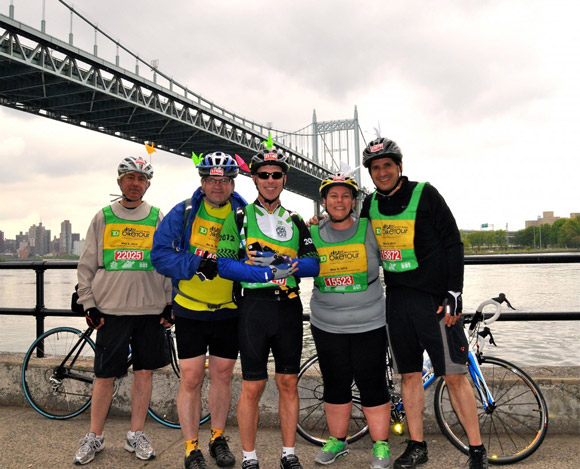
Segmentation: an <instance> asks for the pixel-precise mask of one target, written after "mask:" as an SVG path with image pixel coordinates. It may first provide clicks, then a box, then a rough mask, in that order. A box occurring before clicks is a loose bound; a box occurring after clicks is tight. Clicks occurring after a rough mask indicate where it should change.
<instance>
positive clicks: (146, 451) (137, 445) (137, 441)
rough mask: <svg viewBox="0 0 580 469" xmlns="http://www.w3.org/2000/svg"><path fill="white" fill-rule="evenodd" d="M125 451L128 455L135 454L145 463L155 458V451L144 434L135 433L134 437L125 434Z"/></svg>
mask: <svg viewBox="0 0 580 469" xmlns="http://www.w3.org/2000/svg"><path fill="white" fill-rule="evenodd" d="M125 449H126V450H127V451H129V452H130V453H135V456H137V457H138V458H139V459H142V460H143V461H147V460H148V459H152V458H154V457H155V450H154V449H153V447H152V446H151V441H150V440H149V437H148V436H147V435H145V433H144V432H141V431H136V432H135V436H129V433H127V442H126V443H125Z"/></svg>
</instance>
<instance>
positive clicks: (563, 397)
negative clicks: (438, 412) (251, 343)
mask: <svg viewBox="0 0 580 469" xmlns="http://www.w3.org/2000/svg"><path fill="white" fill-rule="evenodd" d="M23 356H24V354H22V353H20V354H19V353H8V352H0V405H5V406H27V405H28V403H27V401H26V399H25V398H24V393H23V391H22V386H21V383H20V380H21V377H20V370H21V366H22V360H23ZM524 371H525V372H526V373H528V374H529V375H530V376H531V377H532V378H533V379H534V381H536V383H537V384H538V385H539V386H540V387H541V389H542V394H543V395H544V398H545V399H546V404H547V406H548V413H549V432H550V433H551V434H576V435H578V434H580V366H576V367H558V366H555V367H546V366H541V367H524ZM269 373H270V379H269V380H268V383H267V385H266V389H265V391H264V394H263V396H262V399H261V400H260V425H261V426H265V427H278V426H279V422H278V392H277V390H276V384H275V381H274V379H273V377H274V370H273V366H272V367H271V368H270V370H269ZM129 375H130V374H129ZM241 381H242V379H241V373H240V367H239V362H238V364H237V365H236V369H235V370H234V377H233V384H232V391H233V392H232V403H233V405H232V407H231V409H230V414H229V421H230V423H232V424H236V423H237V419H236V412H235V403H236V402H237V400H238V397H239V393H240V389H241ZM130 388H131V379H130V376H129V377H125V378H122V379H121V383H120V386H119V391H118V393H117V396H116V397H115V399H114V400H113V405H112V407H111V413H112V414H118V415H125V414H128V413H129V409H130V404H129V403H130V398H129V396H130ZM204 388H205V389H207V386H205V387H204ZM434 389H435V386H430V387H429V388H428V389H427V390H426V393H425V402H426V408H425V431H426V432H438V431H439V430H438V427H437V423H436V421H435V416H434V411H433V392H434Z"/></svg>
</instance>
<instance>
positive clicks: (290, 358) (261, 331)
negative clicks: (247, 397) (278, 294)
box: [238, 296, 302, 381]
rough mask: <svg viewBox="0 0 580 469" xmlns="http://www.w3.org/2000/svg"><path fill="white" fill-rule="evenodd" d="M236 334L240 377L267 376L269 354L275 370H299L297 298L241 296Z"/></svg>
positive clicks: (299, 346)
mask: <svg viewBox="0 0 580 469" xmlns="http://www.w3.org/2000/svg"><path fill="white" fill-rule="evenodd" d="M239 310H240V318H239V323H238V338H239V341H240V360H241V363H242V377H243V379H245V380H247V381H259V380H262V379H267V378H268V356H269V354H270V350H271V351H272V355H273V356H274V363H275V370H276V373H280V374H298V371H300V359H301V356H302V303H301V301H300V298H299V297H297V298H293V299H282V300H280V301H278V300H276V299H275V298H272V297H268V298H265V299H261V298H259V297H256V296H251V297H248V296H246V297H244V298H243V299H242V301H241V304H240V305H239Z"/></svg>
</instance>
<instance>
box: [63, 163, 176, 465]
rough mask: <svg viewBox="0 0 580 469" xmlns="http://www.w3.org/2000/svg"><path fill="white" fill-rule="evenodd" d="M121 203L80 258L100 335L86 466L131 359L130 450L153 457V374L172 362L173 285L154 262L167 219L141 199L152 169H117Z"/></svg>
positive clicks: (91, 319) (108, 212)
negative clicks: (148, 427)
mask: <svg viewBox="0 0 580 469" xmlns="http://www.w3.org/2000/svg"><path fill="white" fill-rule="evenodd" d="M117 172H118V177H117V184H118V185H119V188H120V189H121V194H122V195H121V196H120V200H118V201H117V202H113V203H112V204H111V205H108V206H107V207H105V208H103V209H102V210H99V212H98V213H97V214H96V215H95V216H94V218H93V220H92V221H91V224H90V226H89V230H88V232H87V236H86V240H85V244H84V247H83V251H82V253H81V257H80V259H79V263H78V267H77V274H78V283H79V288H78V295H79V299H78V302H79V303H80V304H82V305H83V308H84V310H85V315H86V320H87V324H88V325H89V326H90V327H94V328H95V329H97V339H96V350H95V376H96V379H95V383H94V387H93V396H92V404H91V422H90V425H89V433H87V434H86V435H85V436H84V437H83V438H82V439H81V441H80V446H79V449H78V450H77V452H76V454H75V458H74V463H75V464H88V463H90V462H91V461H92V460H93V459H94V458H95V455H96V453H99V452H100V451H102V450H103V448H104V446H105V441H104V432H103V430H104V426H105V421H106V418H107V413H108V411H109V407H110V405H111V400H112V398H113V390H114V381H115V379H116V378H119V377H121V376H123V375H125V374H126V373H127V357H128V355H129V347H130V350H131V354H132V357H133V387H132V391H131V429H130V431H129V432H128V433H127V439H126V442H125V445H124V448H125V449H126V450H127V451H129V452H132V453H135V456H136V457H137V458H139V459H141V460H148V459H151V458H153V457H155V450H154V449H153V447H152V446H151V442H150V440H149V438H148V437H147V435H146V434H145V433H144V432H143V429H144V426H145V418H146V416H147V408H148V407H149V400H150V397H151V374H152V371H151V370H154V369H157V368H161V367H163V366H165V365H167V364H168V363H169V354H168V347H167V342H166V338H165V334H164V327H168V326H169V325H170V323H169V320H170V318H171V282H170V280H169V279H168V278H166V277H164V276H163V275H161V274H159V273H157V272H156V271H155V270H154V269H153V265H152V263H151V248H152V246H153V233H154V232H155V230H156V228H157V226H158V225H159V223H160V221H161V219H162V214H161V212H160V210H159V209H158V208H156V207H153V206H151V205H149V204H148V203H147V202H145V201H144V200H143V196H144V195H145V192H146V191H147V189H148V188H149V186H150V184H151V178H152V177H153V168H152V167H151V165H150V164H149V163H148V162H147V161H146V160H144V159H143V158H135V157H128V158H125V159H123V161H121V163H120V164H119V167H118V171H117Z"/></svg>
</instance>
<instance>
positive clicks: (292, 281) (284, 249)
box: [241, 204, 300, 289]
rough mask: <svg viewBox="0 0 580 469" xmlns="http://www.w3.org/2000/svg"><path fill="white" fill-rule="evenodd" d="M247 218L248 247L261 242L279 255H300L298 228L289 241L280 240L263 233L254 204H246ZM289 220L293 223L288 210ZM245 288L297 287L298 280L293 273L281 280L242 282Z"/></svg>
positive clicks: (293, 231) (294, 256)
mask: <svg viewBox="0 0 580 469" xmlns="http://www.w3.org/2000/svg"><path fill="white" fill-rule="evenodd" d="M245 212H246V219H247V221H248V226H247V227H246V249H247V246H250V245H251V244H253V243H255V242H259V243H260V244H261V245H262V246H268V247H269V248H270V249H272V250H273V251H275V252H276V254H279V255H286V256H289V257H291V258H293V259H294V258H296V257H297V256H298V246H299V242H300V240H299V234H298V229H294V230H292V238H290V240H289V241H280V240H277V239H273V238H270V237H269V236H267V235H265V234H264V233H262V230H261V229H260V227H259V226H258V222H257V220H256V207H255V206H254V204H249V205H246V208H245ZM288 219H289V220H288V221H289V222H290V223H293V221H292V216H291V214H290V212H288ZM241 283H242V286H243V287H244V288H249V289H256V288H271V287H276V286H277V285H279V286H281V287H286V288H296V287H297V285H298V284H297V282H296V278H294V276H293V275H291V276H290V277H286V278H283V279H281V280H271V281H269V282H266V283H248V282H241Z"/></svg>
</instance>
